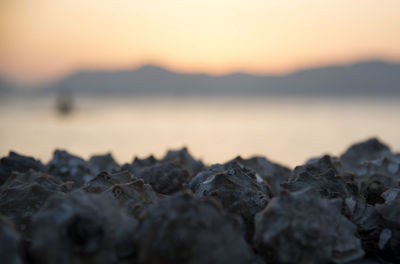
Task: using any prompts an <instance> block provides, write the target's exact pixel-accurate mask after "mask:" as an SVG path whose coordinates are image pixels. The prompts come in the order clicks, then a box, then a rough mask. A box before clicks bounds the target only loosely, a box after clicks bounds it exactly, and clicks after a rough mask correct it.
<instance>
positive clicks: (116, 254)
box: [31, 191, 137, 264]
mask: <svg viewBox="0 0 400 264" xmlns="http://www.w3.org/2000/svg"><path fill="white" fill-rule="evenodd" d="M136 224H137V222H136V221H135V220H134V219H133V218H130V217H128V216H126V215H124V214H123V213H122V212H121V211H120V210H119V209H118V207H116V206H115V205H114V204H113V203H111V201H110V200H108V199H105V198H104V197H101V196H99V195H95V194H86V193H84V192H81V191H76V192H72V193H71V194H69V195H58V196H53V197H52V198H51V199H49V200H48V202H47V203H46V205H45V206H44V207H43V208H42V209H41V210H40V212H38V214H37V215H36V216H35V218H34V221H33V229H32V230H33V231H32V244H31V255H32V258H33V259H34V261H35V262H36V263H44V264H46V263H59V264H64V263H65V264H67V263H77V264H79V263H82V264H83V263H100V264H101V263H117V262H118V261H120V260H123V259H129V258H131V257H132V256H133V255H134V254H135V252H134V250H135V249H134V248H135V246H134V242H133V239H132V237H133V234H134V229H135V227H136Z"/></svg>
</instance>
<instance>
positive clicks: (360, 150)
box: [340, 138, 391, 170]
mask: <svg viewBox="0 0 400 264" xmlns="http://www.w3.org/2000/svg"><path fill="white" fill-rule="evenodd" d="M388 155H391V152H390V149H389V147H388V146H387V145H385V144H383V143H382V142H380V141H379V140H378V139H376V138H371V139H368V140H366V141H363V142H360V143H356V144H354V145H352V146H351V147H350V148H349V149H347V150H346V152H345V153H343V154H342V155H341V156H340V160H341V161H342V163H343V166H344V168H345V169H346V170H354V168H355V167H356V166H357V165H359V164H361V163H362V162H363V161H369V160H375V159H379V158H384V157H386V156H388Z"/></svg>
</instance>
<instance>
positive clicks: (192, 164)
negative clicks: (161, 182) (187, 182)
mask: <svg viewBox="0 0 400 264" xmlns="http://www.w3.org/2000/svg"><path fill="white" fill-rule="evenodd" d="M161 162H170V163H172V164H174V165H175V166H177V167H179V168H182V169H185V170H187V171H188V172H189V174H190V176H191V177H193V176H195V175H196V174H197V173H198V172H200V171H201V170H202V169H203V168H204V165H203V163H202V162H201V161H197V160H195V159H194V158H193V157H192V155H190V153H189V152H188V150H187V148H182V149H179V150H170V151H168V153H167V154H166V155H165V157H164V158H163V159H162V160H161Z"/></svg>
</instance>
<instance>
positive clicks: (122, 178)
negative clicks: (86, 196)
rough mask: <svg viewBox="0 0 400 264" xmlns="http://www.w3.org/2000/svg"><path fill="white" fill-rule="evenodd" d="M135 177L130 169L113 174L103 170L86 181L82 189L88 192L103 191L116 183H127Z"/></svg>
mask: <svg viewBox="0 0 400 264" xmlns="http://www.w3.org/2000/svg"><path fill="white" fill-rule="evenodd" d="M133 179H134V178H133V177H132V175H131V174H130V172H129V171H122V172H118V173H113V174H109V173H108V172H106V171H102V172H100V173H99V174H97V175H96V177H94V178H92V179H91V180H89V181H88V182H87V183H85V185H83V186H82V189H83V190H85V191H86V192H88V193H101V192H104V191H105V190H107V189H108V188H110V187H112V186H114V185H115V184H119V183H127V182H130V181H132V180H133Z"/></svg>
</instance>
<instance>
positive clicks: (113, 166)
mask: <svg viewBox="0 0 400 264" xmlns="http://www.w3.org/2000/svg"><path fill="white" fill-rule="evenodd" d="M89 167H90V170H91V171H92V174H95V175H97V174H99V173H100V172H102V171H106V172H108V173H115V172H118V171H119V170H120V167H119V165H118V163H117V162H116V161H115V160H114V158H113V156H112V155H111V153H107V154H104V155H95V156H92V157H90V159H89Z"/></svg>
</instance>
